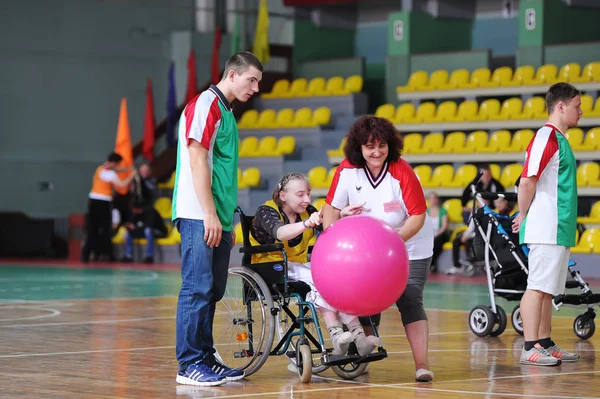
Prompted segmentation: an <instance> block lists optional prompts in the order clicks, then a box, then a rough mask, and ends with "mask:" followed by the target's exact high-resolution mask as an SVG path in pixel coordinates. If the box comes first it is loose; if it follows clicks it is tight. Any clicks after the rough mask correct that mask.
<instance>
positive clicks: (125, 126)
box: [115, 97, 133, 195]
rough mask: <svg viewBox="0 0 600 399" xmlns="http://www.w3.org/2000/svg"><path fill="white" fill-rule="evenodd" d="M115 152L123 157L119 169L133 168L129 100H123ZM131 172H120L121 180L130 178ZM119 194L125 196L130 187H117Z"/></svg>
mask: <svg viewBox="0 0 600 399" xmlns="http://www.w3.org/2000/svg"><path fill="white" fill-rule="evenodd" d="M115 152H116V153H117V154H119V155H121V156H122V157H123V160H122V161H121V163H120V164H119V168H127V167H131V166H133V149H132V148H131V134H130V132H129V115H128V113H127V99H125V98H124V97H123V99H121V112H120V113H119V125H118V127H117V141H116V143H115ZM130 174H131V172H120V173H119V178H120V179H121V180H123V179H125V178H126V177H127V176H129V175H130ZM115 189H116V190H117V192H118V193H119V194H122V195H125V194H127V193H128V192H129V187H115Z"/></svg>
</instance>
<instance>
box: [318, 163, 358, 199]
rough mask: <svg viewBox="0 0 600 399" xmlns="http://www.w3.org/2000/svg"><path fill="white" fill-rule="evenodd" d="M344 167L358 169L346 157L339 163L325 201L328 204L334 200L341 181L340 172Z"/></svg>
mask: <svg viewBox="0 0 600 399" xmlns="http://www.w3.org/2000/svg"><path fill="white" fill-rule="evenodd" d="M344 169H356V166H354V165H352V164H351V163H350V162H349V161H348V160H347V159H344V160H343V161H342V163H340V164H339V165H338V167H337V168H336V170H335V175H333V180H332V182H331V186H330V187H329V191H328V192H327V197H325V203H327V204H328V205H331V201H333V197H334V196H335V191H336V190H337V185H338V182H339V181H340V173H341V172H342V170H344Z"/></svg>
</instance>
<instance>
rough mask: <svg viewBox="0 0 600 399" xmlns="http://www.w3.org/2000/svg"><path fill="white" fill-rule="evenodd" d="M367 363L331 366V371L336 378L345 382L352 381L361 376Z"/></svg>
mask: <svg viewBox="0 0 600 399" xmlns="http://www.w3.org/2000/svg"><path fill="white" fill-rule="evenodd" d="M368 365H369V363H360V364H355V363H348V364H344V365H342V366H333V367H332V368H331V369H332V370H333V372H334V373H335V374H336V375H337V376H338V377H342V378H343V379H345V380H352V379H354V378H356V377H358V376H360V375H363V373H364V372H365V370H366V369H367V366H368Z"/></svg>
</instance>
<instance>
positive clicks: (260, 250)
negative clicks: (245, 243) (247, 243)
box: [240, 242, 283, 254]
mask: <svg viewBox="0 0 600 399" xmlns="http://www.w3.org/2000/svg"><path fill="white" fill-rule="evenodd" d="M282 249H283V244H282V243H280V242H278V243H275V244H265V245H257V246H254V247H242V248H240V253H242V254H264V253H267V252H273V251H280V250H282Z"/></svg>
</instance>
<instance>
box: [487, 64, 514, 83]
mask: <svg viewBox="0 0 600 399" xmlns="http://www.w3.org/2000/svg"><path fill="white" fill-rule="evenodd" d="M512 75H513V70H512V68H511V67H507V66H504V67H500V68H496V69H494V72H493V73H492V77H491V78H490V80H489V81H487V82H485V81H482V82H481V83H480V87H499V86H503V85H504V83H505V82H510V81H511V79H512Z"/></svg>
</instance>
